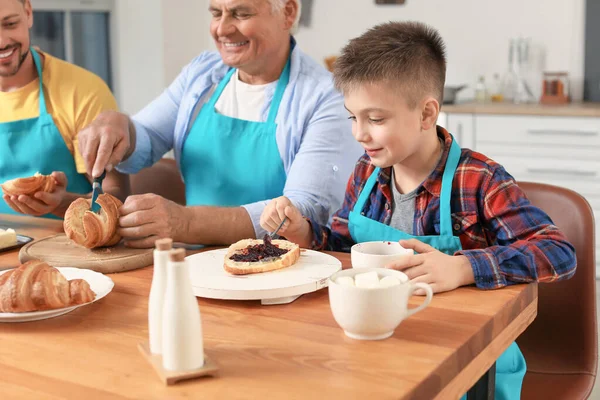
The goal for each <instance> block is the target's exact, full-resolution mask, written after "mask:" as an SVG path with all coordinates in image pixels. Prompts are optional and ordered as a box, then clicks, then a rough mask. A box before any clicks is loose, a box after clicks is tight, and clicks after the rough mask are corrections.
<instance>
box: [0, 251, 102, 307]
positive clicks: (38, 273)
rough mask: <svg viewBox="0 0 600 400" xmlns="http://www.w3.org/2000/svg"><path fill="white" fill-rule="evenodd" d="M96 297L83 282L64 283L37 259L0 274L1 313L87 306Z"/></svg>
mask: <svg viewBox="0 0 600 400" xmlns="http://www.w3.org/2000/svg"><path fill="white" fill-rule="evenodd" d="M95 297H96V295H95V293H94V292H93V291H92V289H91V288H90V285H89V284H88V283H87V282H86V281H85V280H83V279H74V280H72V281H67V279H66V278H65V277H64V275H63V274H61V273H60V271H59V270H57V269H56V268H54V267H51V266H50V265H48V264H46V263H45V262H42V261H38V260H32V261H28V262H26V263H25V264H22V265H20V266H19V267H17V268H16V269H14V270H11V271H8V272H6V273H4V274H2V275H0V312H12V313H18V312H29V311H43V310H53V309H58V308H65V307H69V306H74V305H78V304H85V303H89V302H91V301H93V300H94V298H95Z"/></svg>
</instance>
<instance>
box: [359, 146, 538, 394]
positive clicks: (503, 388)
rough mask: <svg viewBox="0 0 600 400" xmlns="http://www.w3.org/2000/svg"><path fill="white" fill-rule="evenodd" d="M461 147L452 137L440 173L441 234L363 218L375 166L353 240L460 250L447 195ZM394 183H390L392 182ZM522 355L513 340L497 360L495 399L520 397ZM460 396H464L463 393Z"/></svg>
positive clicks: (523, 367)
mask: <svg viewBox="0 0 600 400" xmlns="http://www.w3.org/2000/svg"><path fill="white" fill-rule="evenodd" d="M460 153H461V150H460V147H459V146H458V144H457V143H456V141H455V140H453V141H452V146H451V147H450V153H449V154H448V160H447V161H446V167H445V169H444V174H443V176H442V189H441V194H440V235H439V236H433V235H432V236H413V235H409V234H407V233H405V232H402V231H399V230H397V229H394V228H392V227H390V226H389V225H385V224H382V223H381V222H379V221H375V220H372V219H370V218H367V217H365V216H364V215H363V214H364V213H362V212H361V211H362V210H363V209H364V206H365V204H366V202H367V200H368V199H369V196H370V194H371V191H372V190H373V188H374V187H375V183H376V181H377V176H378V174H379V170H380V169H379V168H375V170H374V171H373V173H372V174H371V176H370V177H369V179H368V180H367V183H366V184H365V186H364V188H363V190H362V192H361V194H360V196H359V198H358V201H357V202H356V205H355V206H354V209H353V210H352V211H351V212H350V216H349V223H348V225H349V228H350V234H351V235H352V239H354V241H355V242H356V243H362V242H369V241H379V240H389V241H398V240H408V239H417V240H420V241H421V242H423V243H427V244H428V245H430V246H432V247H435V248H436V249H438V250H440V251H442V252H444V253H446V254H449V255H453V254H454V253H455V252H456V251H459V250H462V245H461V243H460V239H459V238H458V237H457V236H453V235H452V216H451V211H450V198H451V195H452V179H453V178H454V173H455V172H456V167H457V166H458V161H459V159H460ZM391 184H392V185H393V184H394V183H393V182H392V183H391ZM526 369H527V368H526V365H525V358H524V357H523V354H522V353H521V351H520V350H519V347H518V346H517V344H516V343H512V344H511V345H510V346H509V347H508V349H506V351H505V352H504V353H502V355H501V356H500V357H499V358H498V360H497V361H496V392H495V394H496V399H498V400H513V399H519V398H520V397H521V385H522V383H523V377H524V376H525V371H526ZM463 398H466V396H464V397H463Z"/></svg>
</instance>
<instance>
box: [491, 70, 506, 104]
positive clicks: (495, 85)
mask: <svg viewBox="0 0 600 400" xmlns="http://www.w3.org/2000/svg"><path fill="white" fill-rule="evenodd" d="M490 100H491V101H492V102H493V103H501V102H502V101H503V100H504V95H503V94H502V81H501V80H500V74H498V73H496V74H494V81H493V82H492V88H491V90H490Z"/></svg>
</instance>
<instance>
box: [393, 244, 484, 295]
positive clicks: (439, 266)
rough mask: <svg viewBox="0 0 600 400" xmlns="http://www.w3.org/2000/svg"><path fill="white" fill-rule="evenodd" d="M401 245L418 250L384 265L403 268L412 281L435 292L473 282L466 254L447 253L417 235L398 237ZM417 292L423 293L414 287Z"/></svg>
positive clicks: (399, 269) (473, 278)
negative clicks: (399, 260) (405, 238)
mask: <svg viewBox="0 0 600 400" xmlns="http://www.w3.org/2000/svg"><path fill="white" fill-rule="evenodd" d="M400 245H401V246H402V247H404V248H406V249H413V250H414V251H416V252H417V253H419V254H415V255H412V256H410V257H407V258H406V259H404V260H403V261H401V262H397V263H392V264H390V265H388V266H386V267H387V268H391V269H396V270H398V271H402V272H404V273H405V274H406V275H407V276H408V278H409V279H410V280H411V282H425V283H428V284H430V285H431V288H432V289H433V292H434V293H440V292H447V291H449V290H453V289H456V288H457V287H459V286H465V285H470V284H472V283H474V282H475V277H474V275H473V269H472V268H471V263H470V262H469V259H468V258H467V257H465V256H449V255H447V254H444V253H442V252H441V251H439V250H436V249H434V248H433V247H431V246H429V245H428V244H425V243H423V242H421V241H419V240H417V239H410V240H401V241H400ZM416 294H423V293H420V292H419V291H417V292H416Z"/></svg>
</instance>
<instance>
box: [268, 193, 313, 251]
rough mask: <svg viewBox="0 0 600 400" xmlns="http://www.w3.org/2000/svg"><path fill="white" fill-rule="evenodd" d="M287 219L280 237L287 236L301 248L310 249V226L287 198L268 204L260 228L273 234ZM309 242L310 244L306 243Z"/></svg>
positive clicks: (279, 233) (280, 230)
mask: <svg viewBox="0 0 600 400" xmlns="http://www.w3.org/2000/svg"><path fill="white" fill-rule="evenodd" d="M286 217H287V221H285V224H283V226H282V227H281V229H279V232H278V235H280V236H285V237H286V238H287V239H288V240H290V241H292V242H295V243H297V244H299V245H300V246H301V247H308V246H309V245H310V242H311V240H310V238H309V235H312V233H311V232H310V230H311V228H310V224H309V223H308V221H306V220H305V219H304V217H303V216H302V214H301V213H300V211H299V210H298V209H297V208H296V206H294V205H293V204H292V202H291V201H290V199H288V198H287V197H285V196H281V197H278V198H276V199H273V200H271V202H270V203H269V204H267V206H266V207H265V209H264V211H263V213H262V215H261V216H260V226H262V227H263V229H265V230H266V231H268V232H273V231H275V229H277V227H278V226H279V224H281V221H283V220H284V218H286ZM310 237H312V236H310ZM307 241H308V243H306V242H307Z"/></svg>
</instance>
